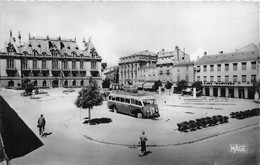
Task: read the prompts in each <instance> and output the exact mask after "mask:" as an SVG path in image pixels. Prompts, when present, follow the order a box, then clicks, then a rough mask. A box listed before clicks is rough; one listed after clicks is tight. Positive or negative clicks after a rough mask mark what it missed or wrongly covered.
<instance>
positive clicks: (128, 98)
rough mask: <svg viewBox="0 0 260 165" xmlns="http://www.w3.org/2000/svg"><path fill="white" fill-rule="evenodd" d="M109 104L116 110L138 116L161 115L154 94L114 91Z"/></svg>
mask: <svg viewBox="0 0 260 165" xmlns="http://www.w3.org/2000/svg"><path fill="white" fill-rule="evenodd" d="M107 106H108V108H109V109H112V110H113V111H114V112H119V113H124V114H128V115H132V116H136V117H137V118H145V117H150V118H156V117H160V114H159V109H158V105H157V104H156V99H155V98H154V97H153V96H147V95H146V96H145V95H137V94H135V95H134V94H132V93H112V94H110V95H109V97H108V101H107Z"/></svg>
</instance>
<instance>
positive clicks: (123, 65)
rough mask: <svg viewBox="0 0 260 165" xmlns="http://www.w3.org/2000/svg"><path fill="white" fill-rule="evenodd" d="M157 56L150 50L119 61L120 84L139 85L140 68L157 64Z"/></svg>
mask: <svg viewBox="0 0 260 165" xmlns="http://www.w3.org/2000/svg"><path fill="white" fill-rule="evenodd" d="M156 61H157V55H156V54H155V53H153V52H150V51H148V50H145V51H141V52H138V53H135V54H132V55H128V56H125V57H121V58H120V59H119V83H120V84H122V85H129V84H133V85H138V84H139V81H140V72H139V70H140V68H142V67H144V66H147V65H150V64H155V63H156Z"/></svg>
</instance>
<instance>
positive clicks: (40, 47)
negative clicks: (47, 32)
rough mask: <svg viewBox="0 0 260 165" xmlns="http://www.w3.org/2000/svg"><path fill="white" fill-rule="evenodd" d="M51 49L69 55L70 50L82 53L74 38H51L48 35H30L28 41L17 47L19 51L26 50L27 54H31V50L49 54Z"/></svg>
mask: <svg viewBox="0 0 260 165" xmlns="http://www.w3.org/2000/svg"><path fill="white" fill-rule="evenodd" d="M52 50H56V51H59V52H60V53H61V54H62V55H64V54H65V53H66V54H68V55H71V53H72V52H75V53H76V54H77V55H80V54H81V53H82V52H81V50H79V48H78V45H77V43H76V41H75V40H71V39H70V40H66V39H60V38H58V39H54V38H53V39H52V38H48V37H47V38H40V37H30V38H29V41H28V42H27V43H26V44H25V45H22V46H21V47H20V48H19V52H20V53H23V52H27V53H28V54H32V53H33V51H37V52H38V53H39V54H42V53H46V54H51V51H52Z"/></svg>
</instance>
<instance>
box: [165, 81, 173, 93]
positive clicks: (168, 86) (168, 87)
mask: <svg viewBox="0 0 260 165" xmlns="http://www.w3.org/2000/svg"><path fill="white" fill-rule="evenodd" d="M172 85H173V84H172V83H171V82H169V81H167V82H166V84H165V88H166V89H168V90H169V89H171V87H172ZM169 94H170V90H169Z"/></svg>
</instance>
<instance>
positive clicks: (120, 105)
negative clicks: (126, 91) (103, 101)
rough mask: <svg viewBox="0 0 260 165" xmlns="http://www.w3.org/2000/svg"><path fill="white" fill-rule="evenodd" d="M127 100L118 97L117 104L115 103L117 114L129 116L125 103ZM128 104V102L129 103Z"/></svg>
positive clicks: (127, 105) (127, 106)
mask: <svg viewBox="0 0 260 165" xmlns="http://www.w3.org/2000/svg"><path fill="white" fill-rule="evenodd" d="M126 101H127V98H123V97H120V98H119V102H118V103H117V107H118V112H121V113H126V114H129V113H130V112H129V110H130V109H129V105H130V104H128V103H126ZM129 102H130V101H129Z"/></svg>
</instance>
